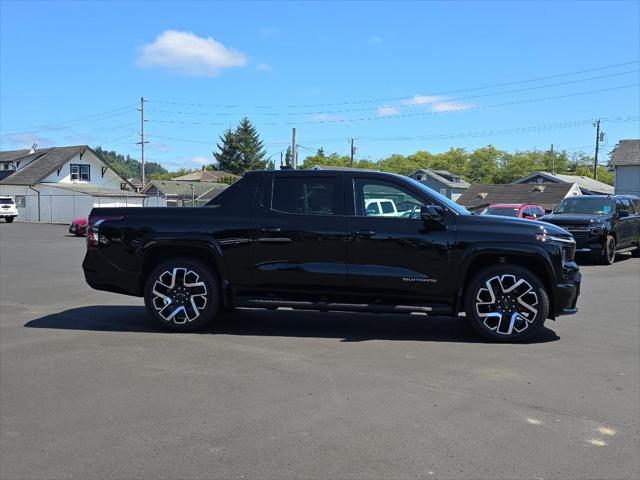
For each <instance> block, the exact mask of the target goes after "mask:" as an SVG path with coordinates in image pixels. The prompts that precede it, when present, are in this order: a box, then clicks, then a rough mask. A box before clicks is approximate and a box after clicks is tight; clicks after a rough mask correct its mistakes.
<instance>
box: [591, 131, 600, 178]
mask: <svg viewBox="0 0 640 480" xmlns="http://www.w3.org/2000/svg"><path fill="white" fill-rule="evenodd" d="M593 126H594V127H596V154H595V156H594V159H593V179H594V180H596V179H597V178H598V149H599V148H600V119H597V120H596V121H595V123H594V124H593Z"/></svg>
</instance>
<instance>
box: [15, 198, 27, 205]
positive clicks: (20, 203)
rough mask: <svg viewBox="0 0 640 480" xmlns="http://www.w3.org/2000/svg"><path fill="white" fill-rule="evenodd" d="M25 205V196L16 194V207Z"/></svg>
mask: <svg viewBox="0 0 640 480" xmlns="http://www.w3.org/2000/svg"><path fill="white" fill-rule="evenodd" d="M26 206H27V198H26V197H25V196H24V195H16V207H17V208H25V207H26Z"/></svg>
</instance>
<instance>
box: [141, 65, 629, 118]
mask: <svg viewBox="0 0 640 480" xmlns="http://www.w3.org/2000/svg"><path fill="white" fill-rule="evenodd" d="M638 72H640V69H635V70H627V71H624V72H618V73H612V74H607V75H599V76H596V77H589V78H582V79H578V80H569V81H566V82H558V83H552V84H547V85H537V86H534V87H526V88H518V89H515V90H506V91H502V92H491V93H483V94H478V95H467V96H464V97H455V98H438V97H437V96H435V95H430V96H429V97H426V96H424V97H423V98H422V99H419V100H415V97H412V98H413V99H414V100H413V101H411V102H403V103H401V104H398V105H383V106H393V107H397V108H400V107H423V106H427V105H431V104H435V103H442V102H457V101H461V100H471V99H475V98H484V97H493V96H496V95H508V94H511V93H519V92H526V91H531V90H540V89H544V88H553V87H558V86H563V85H570V84H575V83H582V82H588V81H592V80H600V79H603V78H610V77H617V76H621V75H628V74H631V73H638ZM418 97H420V96H418ZM431 97H433V98H431ZM377 108H379V107H377V106H376V107H366V108H351V109H342V110H331V111H315V112H282V113H274V112H254V113H251V115H256V116H272V117H275V116H281V115H294V116H302V115H328V114H339V113H351V112H365V111H371V110H375V109H377ZM147 111H148V112H154V113H166V114H171V115H197V116H224V117H229V116H237V115H242V114H241V113H237V112H235V113H229V112H194V111H173V110H157V109H147Z"/></svg>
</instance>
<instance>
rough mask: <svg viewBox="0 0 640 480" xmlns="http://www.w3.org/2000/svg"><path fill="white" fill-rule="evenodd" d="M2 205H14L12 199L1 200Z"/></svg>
mask: <svg viewBox="0 0 640 480" xmlns="http://www.w3.org/2000/svg"><path fill="white" fill-rule="evenodd" d="M0 205H13V199H12V198H0Z"/></svg>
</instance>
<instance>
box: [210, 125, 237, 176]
mask: <svg viewBox="0 0 640 480" xmlns="http://www.w3.org/2000/svg"><path fill="white" fill-rule="evenodd" d="M216 146H217V147H218V151H217V152H214V153H213V156H214V158H215V159H216V161H217V162H218V169H219V170H224V171H225V172H231V173H242V167H241V164H240V152H239V150H238V145H237V143H236V135H235V133H234V132H233V131H232V130H231V129H230V128H229V129H227V130H225V131H224V133H223V134H222V135H220V141H219V142H218V144H217V145H216Z"/></svg>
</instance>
